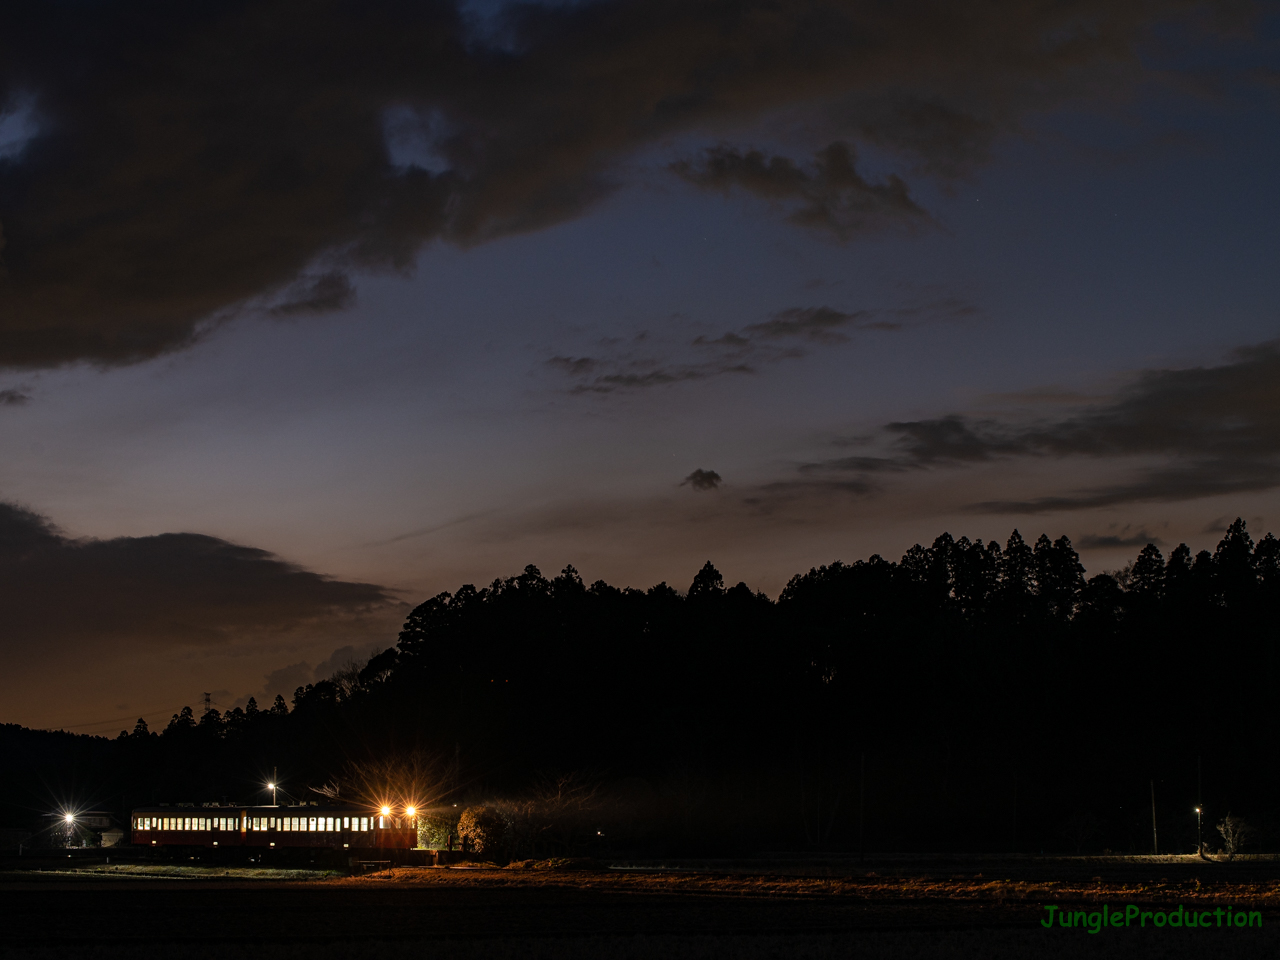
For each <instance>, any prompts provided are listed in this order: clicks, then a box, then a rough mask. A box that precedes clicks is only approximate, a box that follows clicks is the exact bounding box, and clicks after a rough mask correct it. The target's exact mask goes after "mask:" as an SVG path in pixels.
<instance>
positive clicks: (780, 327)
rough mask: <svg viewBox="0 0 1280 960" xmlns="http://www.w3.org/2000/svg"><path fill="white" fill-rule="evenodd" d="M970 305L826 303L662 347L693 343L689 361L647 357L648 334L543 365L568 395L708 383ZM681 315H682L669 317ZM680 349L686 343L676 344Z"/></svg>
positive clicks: (952, 301)
mask: <svg viewBox="0 0 1280 960" xmlns="http://www.w3.org/2000/svg"><path fill="white" fill-rule="evenodd" d="M977 311H978V308H977V307H976V306H973V305H972V304H970V303H969V302H968V301H966V300H963V299H962V298H959V297H945V298H942V299H939V300H934V301H924V302H919V303H910V304H907V305H906V306H902V307H895V308H891V309H859V310H849V311H846V310H839V309H836V308H835V307H831V306H826V305H823V306H816V307H788V308H786V309H785V310H779V311H777V312H776V313H773V314H770V315H769V318H768V319H767V320H763V321H761V322H759V323H752V324H748V325H746V326H744V327H742V328H741V329H740V330H730V331H727V332H726V333H723V334H721V335H720V336H718V337H710V336H706V335H701V336H698V337H696V338H694V340H693V341H692V342H691V343H688V344H684V345H669V347H670V349H669V350H668V354H672V353H674V354H677V355H678V354H680V353H682V352H683V353H685V354H687V347H688V346H692V347H694V348H697V358H696V359H692V360H685V361H683V362H681V361H679V360H674V359H670V357H669V356H668V357H663V356H660V355H655V354H654V352H653V351H654V350H655V349H657V348H658V347H659V345H658V344H657V343H655V342H650V338H649V336H648V334H642V335H640V336H638V337H636V338H635V343H641V342H644V343H645V349H646V350H648V351H649V353H648V355H641V354H638V353H637V352H636V348H635V346H634V344H632V345H624V343H623V341H621V340H616V339H615V340H611V341H606V342H603V343H601V344H598V345H601V346H622V347H623V349H621V350H618V351H616V352H614V353H613V354H612V355H611V356H610V355H605V356H600V357H590V356H578V357H574V356H564V355H561V356H555V357H552V358H551V359H549V360H547V361H546V364H547V366H549V367H551V368H553V369H555V370H557V371H559V372H560V373H563V374H565V375H566V376H568V377H571V378H574V379H576V380H578V381H579V382H578V383H577V384H576V385H575V386H573V387H572V388H570V391H569V392H570V393H576V394H609V393H613V392H615V391H618V390H639V389H644V388H646V387H658V386H665V385H668V384H673V383H682V382H685V381H690V380H708V379H711V378H713V377H720V376H724V375H725V374H734V373H757V372H759V371H760V370H761V369H762V368H763V367H764V366H765V365H767V364H773V363H778V362H781V361H783V360H795V359H799V358H801V357H803V356H805V355H806V352H805V349H804V348H803V347H802V346H800V345H799V344H803V343H818V344H823V345H827V346H831V345H834V344H840V343H847V342H848V341H849V339H850V335H851V334H852V333H855V332H858V331H867V330H878V331H892V330H900V329H902V328H903V327H904V326H905V325H906V323H908V322H910V323H924V322H929V321H933V320H939V319H940V320H949V319H956V318H959V317H967V316H971V315H973V314H974V313H977ZM677 319H681V320H682V319H684V318H677ZM682 348H686V349H683V350H682Z"/></svg>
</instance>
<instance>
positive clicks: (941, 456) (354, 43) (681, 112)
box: [0, 0, 1280, 735]
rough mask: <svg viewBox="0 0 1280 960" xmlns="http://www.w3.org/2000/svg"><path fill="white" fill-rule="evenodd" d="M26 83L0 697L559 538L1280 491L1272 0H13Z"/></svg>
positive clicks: (839, 539)
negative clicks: (1211, 0)
mask: <svg viewBox="0 0 1280 960" xmlns="http://www.w3.org/2000/svg"><path fill="white" fill-rule="evenodd" d="M0 111H3V119H2V120H0V230H2V231H3V233H2V234H0V365H3V370H0V445H2V446H0V449H3V451H4V456H3V459H0V652H2V654H3V657H4V669H3V670H0V722H11V723H21V724H25V725H30V726H51V727H65V728H67V729H74V730H77V731H79V732H93V733H105V734H108V735H114V734H115V733H116V732H117V731H118V730H119V729H121V728H122V727H127V728H130V729H131V728H132V725H133V721H134V720H135V719H136V718H137V717H138V716H140V715H141V716H145V717H146V718H147V719H148V720H149V721H150V722H151V723H152V724H153V725H154V724H156V723H161V724H163V723H164V722H165V721H166V720H167V719H168V717H169V715H170V714H172V713H173V712H175V711H176V710H177V709H178V708H179V707H180V706H182V705H183V704H191V705H192V706H193V707H197V708H198V707H199V706H200V698H201V697H202V695H203V693H204V692H206V691H208V692H210V693H211V694H212V695H213V699H214V702H215V704H216V705H218V706H220V707H222V708H227V707H231V706H233V705H235V704H242V703H243V702H244V701H245V699H246V698H247V697H248V696H249V695H251V694H252V695H254V696H256V697H257V698H258V700H259V702H262V701H263V700H264V699H265V700H267V701H269V700H270V699H271V698H272V697H274V696H275V695H276V694H277V693H282V694H284V695H285V696H286V698H288V697H290V696H291V695H292V691H293V689H294V688H295V687H296V686H298V685H299V684H302V683H306V682H310V681H312V680H314V679H316V678H317V677H323V676H326V675H327V674H328V673H329V672H331V671H332V670H333V669H334V668H335V667H337V666H340V665H341V664H342V663H343V662H344V661H345V660H347V659H350V658H357V659H358V658H361V657H364V656H367V655H368V654H369V652H370V651H372V650H377V649H383V648H385V647H387V646H390V645H391V644H392V643H393V642H394V640H395V634H396V631H397V630H398V627H399V624H400V622H401V621H402V620H403V618H404V615H405V613H406V612H407V610H408V609H409V608H410V607H411V606H413V605H416V604H417V603H419V602H420V601H421V600H423V599H424V598H426V597H428V596H431V595H433V594H435V593H437V592H439V591H442V590H454V589H456V588H457V587H458V585H460V584H462V583H466V582H474V583H476V584H479V585H482V584H485V583H488V582H489V581H491V580H493V579H494V578H495V577H500V576H510V575H513V574H516V573H518V572H519V571H520V570H522V569H523V567H524V566H525V564H529V563H533V564H536V565H538V566H539V567H540V568H541V569H542V571H543V573H544V574H547V575H553V574H554V573H556V572H558V571H559V570H560V569H561V568H563V567H564V566H565V565H566V564H572V565H574V566H575V567H576V568H577V569H578V570H579V571H580V572H581V574H582V576H583V578H584V579H585V580H586V581H587V582H591V581H594V580H597V579H604V580H607V581H609V582H610V583H614V584H616V585H620V586H623V585H632V586H637V587H648V586H651V585H652V584H654V583H657V582H658V581H667V582H669V583H671V584H672V585H674V586H676V587H678V588H680V589H684V588H686V587H687V586H688V583H689V582H690V580H691V579H692V578H693V575H694V573H695V572H696V571H697V570H698V568H699V567H700V566H701V565H702V563H703V562H704V561H706V560H708V559H710V560H712V561H713V562H714V563H715V564H716V565H717V566H718V568H719V569H720V570H721V571H722V572H723V574H724V576H725V579H726V581H727V582H728V583H730V584H733V583H736V582H738V581H740V580H741V581H745V582H746V583H747V584H748V585H750V586H751V587H752V588H753V589H759V590H763V591H765V592H766V593H768V594H769V595H771V596H776V595H777V593H778V592H779V591H780V590H781V588H782V587H783V585H784V584H785V583H786V581H787V580H788V578H789V577H791V576H792V575H793V574H795V573H798V572H803V571H804V570H807V569H808V568H809V567H810V566H813V565H816V564H822V563H829V562H831V561H833V560H836V559H843V560H845V561H852V560H856V559H862V558H865V557H867V556H869V555H871V554H873V553H882V554H884V555H885V556H887V557H889V558H897V557H898V556H900V555H901V554H902V553H903V552H904V551H905V550H906V549H907V548H908V547H910V546H911V545H912V544H913V543H916V542H918V541H919V542H924V543H928V542H930V541H932V539H933V538H934V537H935V536H936V535H938V534H939V533H941V532H943V531H944V530H946V531H950V532H951V533H952V534H953V535H954V536H957V537H959V536H961V535H967V536H969V537H970V538H972V539H976V538H979V537H981V538H983V539H991V538H996V539H999V540H1000V541H1001V542H1003V541H1004V539H1005V538H1006V537H1007V536H1008V535H1009V533H1010V531H1011V530H1013V529H1014V528H1015V527H1016V528H1018V529H1019V530H1020V531H1021V532H1022V534H1023V535H1024V536H1025V537H1026V538H1027V539H1028V540H1033V539H1034V538H1035V537H1036V536H1038V535H1039V534H1040V533H1042V532H1043V533H1047V534H1049V535H1050V537H1055V538H1056V537H1058V536H1060V535H1063V534H1065V535H1067V536H1069V537H1070V538H1071V539H1072V541H1073V542H1074V543H1075V545H1076V547H1077V548H1078V549H1079V550H1080V552H1081V555H1082V558H1083V560H1084V562H1085V564H1086V566H1087V567H1088V570H1089V572H1090V573H1096V572H1100V571H1102V570H1106V569H1116V568H1118V567H1121V566H1123V565H1124V564H1125V563H1126V562H1127V561H1129V560H1131V559H1132V558H1133V557H1134V556H1135V555H1136V554H1137V552H1138V550H1139V549H1140V548H1141V547H1142V546H1143V545H1144V544H1146V543H1147V542H1154V543H1156V544H1158V545H1160V546H1161V547H1162V548H1163V549H1165V551H1166V553H1167V552H1168V550H1169V549H1170V548H1172V547H1173V546H1176V545H1177V544H1178V543H1179V542H1183V541H1185V542H1186V543H1188V544H1189V545H1190V546H1191V548H1192V549H1193V550H1199V549H1203V548H1206V547H1212V545H1213V544H1214V543H1216V541H1217V539H1218V538H1219V536H1220V535H1221V532H1222V531H1223V530H1224V529H1225V527H1226V525H1227V524H1228V523H1229V522H1230V521H1231V520H1233V519H1234V518H1235V517H1237V516H1241V517H1243V518H1244V519H1245V520H1246V521H1247V522H1248V523H1249V526H1250V529H1251V531H1252V532H1253V533H1254V534H1255V535H1261V534H1262V533H1263V532H1265V531H1266V530H1267V529H1278V530H1280V510H1278V509H1277V507H1278V506H1280V236H1278V234H1277V231H1276V227H1275V225H1276V223H1277V222H1280V178H1278V177H1277V176H1276V172H1277V170H1280V14H1278V13H1277V10H1276V7H1275V6H1274V5H1266V4H1250V3H1223V4H1189V3H1181V2H1158V0H1154V2H1145V3H1125V2H1115V0H1107V2H1101V0H1098V2H1093V0H1076V2H1065V3H1038V2H1022V3H1013V2H999V0H996V2H987V3H981V4H968V5H962V4H957V3H954V2H933V3H931V2H894V3H874V2H838V0H775V2H728V0H716V2H712V0H596V2H580V3H543V4H532V3H531V4H500V3H494V2H490V3H479V2H472V3H464V4H456V3H450V2H443V0H442V2H410V0H400V2H395V0H385V2H383V0H363V2H360V3H340V2H324V0H305V2H303V0H298V2H286V0H263V2H257V3H232V2H215V0H189V2H185V3H181V4H173V3H160V2H141V0H133V2H129V0H121V2H107V0H77V2H72V0H40V2H28V0H15V2H11V3H6V4H5V5H4V7H3V10H0Z"/></svg>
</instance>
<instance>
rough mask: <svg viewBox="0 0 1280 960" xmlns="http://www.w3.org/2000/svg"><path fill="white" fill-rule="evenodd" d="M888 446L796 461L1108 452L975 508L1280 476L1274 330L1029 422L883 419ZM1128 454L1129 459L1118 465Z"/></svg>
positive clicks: (1240, 483)
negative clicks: (1095, 472)
mask: <svg viewBox="0 0 1280 960" xmlns="http://www.w3.org/2000/svg"><path fill="white" fill-rule="evenodd" d="M882 441H887V449H883V450H882V451H880V452H873V453H868V454H867V455H865V456H842V457H837V458H832V459H829V460H823V461H817V462H813V463H807V464H804V465H802V466H801V468H800V469H801V471H802V472H806V473H815V474H822V473H859V474H868V475H870V474H877V473H892V472H903V471H913V470H932V469H942V468H954V467H960V466H964V465H972V464H980V463H987V462H993V461H999V460H1017V459H1044V458H1055V459H1067V458H1087V459H1090V460H1094V461H1100V462H1114V463H1115V464H1116V465H1117V469H1118V470H1124V471H1125V476H1124V477H1123V478H1122V479H1119V480H1117V481H1116V482H1114V483H1110V484H1103V485H1098V486H1091V487H1086V488H1080V489H1071V490H1066V491H1064V492H1062V493H1057V494H1052V495H1047V496H1041V497H1035V498H1028V499H1020V500H1010V499H1001V500H986V501H980V502H977V503H973V504H971V505H970V507H969V509H971V510H973V511H976V512H980V513H1046V512H1052V511H1062V510H1083V509H1090V508H1096V507H1108V506H1115V505H1119V504H1125V503H1138V502H1171V501H1181V500H1193V499H1198V498H1203V497H1211V496H1218V495H1222V494H1232V493H1244V492H1251V491H1258V490H1269V489H1273V488H1275V487H1278V486H1280V341H1270V342H1267V343H1263V344H1259V345H1257V346H1252V347H1245V348H1241V349H1239V350H1237V351H1235V352H1234V353H1233V354H1231V356H1230V357H1229V359H1228V362H1227V363H1224V364H1222V365H1220V366H1215V367H1196V368H1192V369H1183V370H1148V371H1145V372H1143V373H1141V374H1139V375H1138V376H1137V377H1135V378H1134V379H1133V381H1132V382H1131V383H1130V384H1129V385H1127V386H1126V387H1124V388H1122V389H1121V390H1119V391H1118V392H1117V393H1115V394H1114V395H1112V396H1110V397H1107V398H1105V399H1103V400H1101V401H1100V402H1095V403H1091V404H1085V405H1079V406H1076V407H1074V408H1071V407H1066V408H1064V409H1063V412H1062V413H1061V414H1059V415H1058V416H1056V417H1042V418H1039V419H1034V420H1030V421H1019V420H1005V419H1000V418H997V417H983V418H976V417H970V416H966V415H964V414H952V415H948V416H944V417H938V418H934V419H927V420H913V421H900V422H894V423H889V424H886V425H885V426H884V428H883V430H882V431H881V433H880V434H879V437H877V438H868V441H867V442H868V445H870V446H877V445H881V446H882V445H883V444H882ZM1134 460H1138V461H1141V462H1142V463H1141V465H1140V466H1137V467H1136V468H1126V466H1125V465H1126V464H1130V463H1132V462H1133V461H1134Z"/></svg>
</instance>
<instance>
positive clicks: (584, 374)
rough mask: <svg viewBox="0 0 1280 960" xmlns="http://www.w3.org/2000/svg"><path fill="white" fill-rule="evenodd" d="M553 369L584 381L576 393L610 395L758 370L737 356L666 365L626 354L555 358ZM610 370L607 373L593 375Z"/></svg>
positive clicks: (573, 390) (550, 361) (577, 385)
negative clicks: (607, 358)
mask: <svg viewBox="0 0 1280 960" xmlns="http://www.w3.org/2000/svg"><path fill="white" fill-rule="evenodd" d="M547 362H548V364H550V365H551V366H552V367H554V368H556V369H558V370H560V371H561V372H563V373H565V374H567V375H568V376H571V377H576V378H579V379H580V381H581V382H579V383H577V384H575V385H574V386H573V387H571V388H570V390H569V392H570V393H574V394H610V393H614V392H616V391H619V390H644V389H647V388H649V387H665V386H670V385H671V384H675V383H685V382H688V381H691V380H709V379H711V378H712V377H719V376H724V375H725V374H731V373H755V372H756V369H755V367H753V366H751V365H750V364H747V363H743V362H741V358H738V357H733V356H730V357H721V358H717V359H715V360H713V361H710V362H706V363H667V362H664V361H662V360H660V359H655V358H653V357H640V358H636V357H631V356H627V355H623V356H621V357H618V358H615V359H609V360H606V359H597V358H593V357H576V358H572V359H571V358H569V357H553V358H552V359H551V360H549V361H547ZM603 369H607V370H609V371H610V372H608V373H599V374H597V375H595V376H592V374H593V373H594V372H595V371H597V370H603Z"/></svg>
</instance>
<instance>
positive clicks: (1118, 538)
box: [1076, 528, 1164, 550]
mask: <svg viewBox="0 0 1280 960" xmlns="http://www.w3.org/2000/svg"><path fill="white" fill-rule="evenodd" d="M1148 543H1152V544H1155V545H1156V546H1157V547H1159V546H1163V545H1164V541H1163V540H1161V539H1160V538H1159V537H1155V536H1152V535H1151V534H1149V533H1147V531H1146V529H1145V528H1144V529H1142V530H1139V531H1138V532H1137V533H1134V534H1127V533H1119V534H1114V533H1107V534H1099V533H1086V534H1084V535H1083V536H1081V537H1078V538H1077V539H1076V546H1078V547H1080V548H1081V549H1082V550H1113V549H1115V550H1118V549H1121V548H1123V549H1126V550H1130V549H1133V548H1134V547H1138V548H1141V547H1145V546H1146V545H1147V544H1148Z"/></svg>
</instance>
